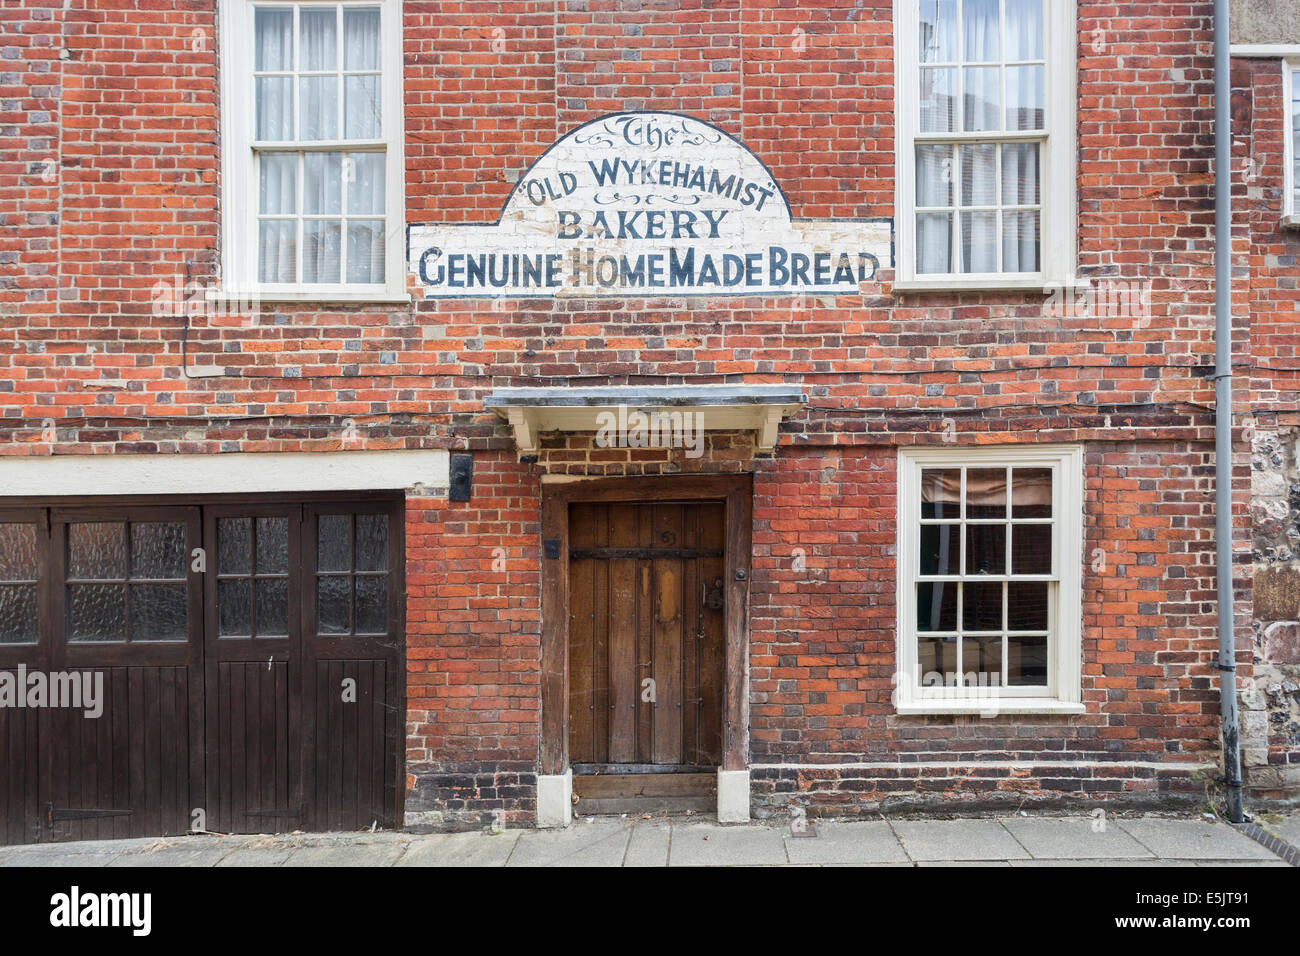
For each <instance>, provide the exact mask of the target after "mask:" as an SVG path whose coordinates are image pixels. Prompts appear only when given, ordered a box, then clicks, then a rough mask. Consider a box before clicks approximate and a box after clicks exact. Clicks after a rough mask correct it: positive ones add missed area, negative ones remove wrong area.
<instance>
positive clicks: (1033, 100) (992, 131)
mask: <svg viewBox="0 0 1300 956" xmlns="http://www.w3.org/2000/svg"><path fill="white" fill-rule="evenodd" d="M917 2H918V3H919V5H920V11H921V15H920V27H921V29H920V49H921V68H920V83H921V90H920V99H921V110H920V127H919V128H920V132H921V133H922V134H923V135H926V137H927V140H928V142H922V143H918V144H917V145H916V206H917V214H916V268H917V272H918V273H919V274H955V273H999V272H1037V271H1039V270H1040V268H1041V266H1040V261H1039V260H1040V228H1041V192H1040V181H1039V180H1040V169H1041V163H1042V158H1043V147H1044V144H1045V140H1044V139H1043V138H1036V139H1032V140H1024V139H1018V140H1012V141H999V137H1000V136H1001V137H1005V136H1006V135H1007V134H1009V133H1024V132H1037V131H1040V130H1042V131H1045V130H1046V125H1045V124H1046V114H1045V109H1044V96H1045V92H1044V90H1045V75H1044V69H1045V65H1044V61H1043V49H1044V44H1043V29H1044V27H1043V10H1042V5H1043V0H1005V17H1003V16H1002V13H1001V12H1000V4H999V0H917ZM953 132H964V133H984V132H987V133H988V134H989V137H988V141H981V142H975V143H971V142H962V143H958V142H936V141H935V140H941V139H942V138H943V137H942V134H944V133H953Z"/></svg>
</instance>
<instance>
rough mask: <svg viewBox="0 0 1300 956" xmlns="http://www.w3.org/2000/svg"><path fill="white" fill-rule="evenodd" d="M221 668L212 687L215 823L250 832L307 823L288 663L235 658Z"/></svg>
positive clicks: (212, 810) (211, 824) (211, 799)
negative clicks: (296, 753)
mask: <svg viewBox="0 0 1300 956" xmlns="http://www.w3.org/2000/svg"><path fill="white" fill-rule="evenodd" d="M216 670H217V679H216V684H215V687H211V686H210V687H209V688H208V692H209V694H210V695H212V696H213V697H214V698H215V699H216V701H217V702H218V705H217V706H216V707H215V708H214V710H215V724H214V725H213V726H211V727H210V733H209V739H210V740H212V741H213V745H212V746H210V748H209V761H210V763H209V770H208V810H209V814H210V817H209V823H208V825H209V827H211V828H212V829H216V830H218V831H221V832H234V833H248V832H258V831H266V830H279V829H286V828H290V829H292V828H296V827H299V826H301V825H302V807H301V799H300V798H299V796H298V790H297V783H296V780H295V777H296V772H295V761H294V760H293V759H292V756H291V755H292V754H293V753H294V748H293V747H291V745H290V740H289V728H290V722H291V721H290V693H289V690H290V679H289V665H288V663H287V662H285V661H272V662H264V661H263V662H252V661H227V662H222V663H220V664H218V665H217V669H216Z"/></svg>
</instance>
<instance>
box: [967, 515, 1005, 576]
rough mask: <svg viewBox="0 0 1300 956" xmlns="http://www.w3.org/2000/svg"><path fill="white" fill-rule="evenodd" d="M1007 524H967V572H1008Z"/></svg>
mask: <svg viewBox="0 0 1300 956" xmlns="http://www.w3.org/2000/svg"><path fill="white" fill-rule="evenodd" d="M1006 572H1007V526H1006V525H1004V524H968V525H967V526H966V574H1006Z"/></svg>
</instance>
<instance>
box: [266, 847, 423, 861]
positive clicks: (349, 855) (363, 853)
mask: <svg viewBox="0 0 1300 956" xmlns="http://www.w3.org/2000/svg"><path fill="white" fill-rule="evenodd" d="M404 852H405V847H403V846H402V845H401V844H393V843H368V844H343V845H331V846H304V847H302V848H300V849H297V850H294V851H293V853H292V854H291V855H290V856H289V859H287V860H285V861H284V864H283V865H284V866H392V865H393V864H394V863H396V862H397V861H398V859H400V858H401V856H402V854H403V853H404Z"/></svg>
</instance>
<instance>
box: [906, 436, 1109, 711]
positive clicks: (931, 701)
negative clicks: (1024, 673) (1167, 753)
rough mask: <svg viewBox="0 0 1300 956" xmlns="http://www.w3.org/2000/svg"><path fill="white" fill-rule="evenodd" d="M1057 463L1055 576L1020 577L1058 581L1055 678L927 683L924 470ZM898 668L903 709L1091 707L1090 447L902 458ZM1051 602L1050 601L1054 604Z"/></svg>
mask: <svg viewBox="0 0 1300 956" xmlns="http://www.w3.org/2000/svg"><path fill="white" fill-rule="evenodd" d="M1006 466H1011V467H1031V468H1033V467H1038V468H1051V469H1052V472H1053V478H1052V515H1053V519H1054V533H1053V536H1052V573H1051V574H1045V575H1035V576H1030V577H1024V576H1019V575H1017V576H1016V580H1049V581H1055V582H1056V590H1055V602H1054V604H1055V606H1054V607H1050V606H1049V620H1048V629H1049V631H1050V632H1051V636H1050V637H1049V638H1048V652H1047V653H1048V676H1047V686H1046V688H1041V687H1008V686H1003V687H976V688H969V689H968V688H962V687H937V686H936V687H922V686H921V678H922V676H923V675H921V674H919V673H918V670H919V662H918V660H917V631H916V581H917V578H918V577H919V576H920V551H921V549H920V535H919V533H918V529H919V528H920V524H921V471H922V469H923V468H943V467H948V468H955V467H966V468H1002V467H1006ZM897 553H898V566H897V579H898V582H897V583H898V591H897V607H898V623H897V627H898V631H897V642H896V645H897V654H898V660H897V668H896V675H895V682H896V683H895V691H894V700H895V708H896V710H897V712H898V713H899V714H982V715H984V716H992V715H993V714H995V713H1032V714H1081V713H1083V712H1084V705H1083V702H1082V701H1083V695H1082V687H1081V674H1082V665H1081V658H1082V623H1083V620H1082V618H1083V612H1082V590H1083V448H1082V446H1080V445H1003V446H995V447H960V448H952V447H940V446H934V447H930V446H927V447H923V448H914V449H904V450H902V451H900V452H899V455H898V552H897ZM1051 603H1052V602H1049V605H1050V604H1051Z"/></svg>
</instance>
